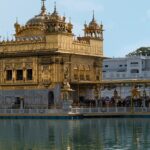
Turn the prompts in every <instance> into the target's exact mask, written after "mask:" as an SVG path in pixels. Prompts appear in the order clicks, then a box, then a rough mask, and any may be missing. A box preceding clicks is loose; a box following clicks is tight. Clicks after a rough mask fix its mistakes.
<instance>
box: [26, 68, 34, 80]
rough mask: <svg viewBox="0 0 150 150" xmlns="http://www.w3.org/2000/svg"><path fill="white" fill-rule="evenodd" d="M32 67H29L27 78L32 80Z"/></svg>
mask: <svg viewBox="0 0 150 150" xmlns="http://www.w3.org/2000/svg"><path fill="white" fill-rule="evenodd" d="M32 74H33V73H32V69H27V80H32Z"/></svg>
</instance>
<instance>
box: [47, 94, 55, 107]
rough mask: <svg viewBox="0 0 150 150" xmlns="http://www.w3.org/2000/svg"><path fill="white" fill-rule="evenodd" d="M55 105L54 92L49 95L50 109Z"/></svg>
mask: <svg viewBox="0 0 150 150" xmlns="http://www.w3.org/2000/svg"><path fill="white" fill-rule="evenodd" d="M53 105H54V92H53V91H49V93H48V107H51V106H53Z"/></svg>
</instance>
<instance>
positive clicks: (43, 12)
mask: <svg viewBox="0 0 150 150" xmlns="http://www.w3.org/2000/svg"><path fill="white" fill-rule="evenodd" d="M45 1H46V0H41V2H42V7H41V15H45V13H46V7H45Z"/></svg>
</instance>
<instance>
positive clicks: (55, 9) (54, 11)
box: [54, 1, 57, 13]
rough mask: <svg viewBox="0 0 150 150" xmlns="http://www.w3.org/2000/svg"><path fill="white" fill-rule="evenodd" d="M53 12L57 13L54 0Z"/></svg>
mask: <svg viewBox="0 0 150 150" xmlns="http://www.w3.org/2000/svg"><path fill="white" fill-rule="evenodd" d="M54 13H57V7H56V1H55V2H54Z"/></svg>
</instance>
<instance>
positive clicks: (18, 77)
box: [16, 70, 23, 80]
mask: <svg viewBox="0 0 150 150" xmlns="http://www.w3.org/2000/svg"><path fill="white" fill-rule="evenodd" d="M16 79H17V80H23V70H17V77H16Z"/></svg>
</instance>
